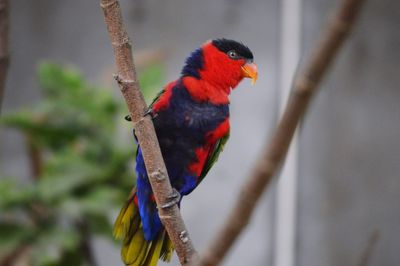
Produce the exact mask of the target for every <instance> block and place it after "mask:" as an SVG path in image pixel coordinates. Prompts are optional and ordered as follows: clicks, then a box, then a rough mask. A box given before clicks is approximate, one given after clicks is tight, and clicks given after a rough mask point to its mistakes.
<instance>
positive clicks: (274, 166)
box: [199, 0, 364, 265]
mask: <svg viewBox="0 0 400 266" xmlns="http://www.w3.org/2000/svg"><path fill="white" fill-rule="evenodd" d="M363 2H364V1H363V0H343V1H342V3H341V5H340V7H339V9H338V10H337V12H336V13H335V15H334V16H333V19H332V20H331V21H330V23H329V25H328V28H327V29H326V30H325V32H323V35H322V38H321V39H320V41H319V43H318V44H317V46H316V49H315V52H314V53H313V54H312V55H311V58H310V59H309V60H308V64H307V65H306V66H305V67H303V68H301V71H300V72H299V74H298V75H297V77H296V78H295V80H294V84H293V89H292V93H291V96H290V98H289V101H288V103H287V106H286V109H285V111H284V113H283V116H282V118H281V120H280V122H279V124H278V127H277V129H276V131H275V134H274V135H273V137H272V139H271V141H270V142H269V144H268V146H267V147H266V148H265V151H264V154H262V156H261V158H260V160H259V161H258V162H257V164H256V165H255V168H254V170H253V172H252V173H251V175H250V176H249V178H248V179H247V180H246V181H245V182H244V185H243V187H242V189H241V191H240V192H239V193H238V195H240V197H238V198H237V201H236V204H235V205H234V206H233V208H232V211H231V213H230V214H229V215H228V217H227V219H226V220H225V223H224V224H223V226H222V228H221V231H219V232H218V234H217V235H216V237H215V238H214V239H213V240H212V241H211V242H210V245H209V246H208V248H207V249H206V251H205V252H204V254H203V256H201V257H200V262H199V264H200V265H218V264H219V263H220V262H221V261H222V259H223V258H224V257H225V255H226V253H227V252H228V251H229V249H230V248H231V247H232V245H233V243H234V242H235V240H236V239H237V237H238V236H239V234H240V233H241V232H242V230H243V229H244V228H245V227H246V225H247V224H248V222H249V220H250V217H251V215H252V213H253V210H254V208H255V206H256V204H257V202H258V200H259V199H260V197H261V195H262V193H263V192H264V190H265V188H266V187H267V186H268V185H269V183H270V181H271V179H272V177H273V175H274V174H275V173H276V172H277V170H278V169H279V168H280V166H281V165H282V162H283V161H284V159H285V156H286V153H287V151H288V148H289V145H290V142H291V139H292V137H293V134H294V132H295V130H296V127H297V125H298V123H299V121H300V120H301V119H302V117H303V116H304V113H305V111H306V109H307V106H308V104H309V102H310V99H311V97H312V95H313V94H314V93H315V91H316V90H317V87H318V85H319V83H320V81H321V79H322V78H323V76H324V74H325V73H326V70H327V69H328V67H329V65H330V64H331V62H332V61H333V59H334V58H335V56H336V54H337V51H338V50H339V48H340V46H341V44H342V43H343V41H344V40H345V39H346V37H347V35H348V33H349V30H350V29H351V27H352V26H353V24H354V21H355V18H356V15H357V14H358V13H359V9H360V7H361V6H362V3H363Z"/></svg>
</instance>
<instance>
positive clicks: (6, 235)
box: [0, 222, 32, 258]
mask: <svg viewBox="0 0 400 266" xmlns="http://www.w3.org/2000/svg"><path fill="white" fill-rule="evenodd" d="M0 236H1V237H0V258H2V257H4V256H7V255H8V254H10V253H11V252H13V251H14V250H16V249H18V248H20V247H21V246H22V245H23V244H26V241H27V240H28V239H29V238H30V237H31V236H32V232H31V230H30V229H29V228H28V227H25V226H23V225H19V224H16V223H9V222H0Z"/></svg>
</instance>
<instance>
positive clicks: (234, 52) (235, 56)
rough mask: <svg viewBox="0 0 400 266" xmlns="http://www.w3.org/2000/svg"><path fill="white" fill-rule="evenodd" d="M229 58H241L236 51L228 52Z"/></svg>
mask: <svg viewBox="0 0 400 266" xmlns="http://www.w3.org/2000/svg"><path fill="white" fill-rule="evenodd" d="M228 56H229V57H230V58H232V59H238V58H239V56H238V54H237V53H236V51H235V50H231V51H229V52H228Z"/></svg>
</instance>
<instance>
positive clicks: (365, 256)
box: [358, 230, 380, 266]
mask: <svg viewBox="0 0 400 266" xmlns="http://www.w3.org/2000/svg"><path fill="white" fill-rule="evenodd" d="M379 238H380V234H379V230H375V231H373V232H372V234H371V236H370V237H369V239H368V242H367V244H366V246H365V248H364V250H363V252H362V254H361V257H360V260H359V263H358V266H368V265H369V264H370V261H371V258H372V254H373V253H374V250H375V247H376V244H378V241H379Z"/></svg>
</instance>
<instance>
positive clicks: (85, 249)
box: [76, 221, 97, 266]
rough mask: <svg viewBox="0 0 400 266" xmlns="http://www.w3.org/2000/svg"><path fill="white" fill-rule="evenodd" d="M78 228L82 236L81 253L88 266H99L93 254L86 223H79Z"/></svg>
mask: <svg viewBox="0 0 400 266" xmlns="http://www.w3.org/2000/svg"><path fill="white" fill-rule="evenodd" d="M76 227H77V229H78V231H79V233H80V234H81V237H82V239H81V243H80V251H81V252H82V255H83V257H84V258H85V260H86V265H88V266H97V262H96V259H95V256H94V253H93V248H92V245H91V241H90V238H91V237H90V232H89V228H88V224H87V222H86V221H78V222H77V223H76Z"/></svg>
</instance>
